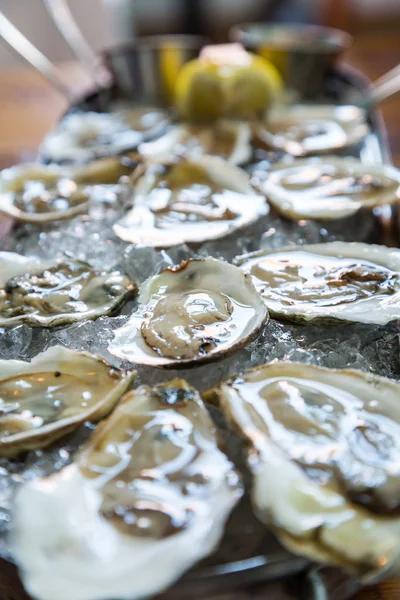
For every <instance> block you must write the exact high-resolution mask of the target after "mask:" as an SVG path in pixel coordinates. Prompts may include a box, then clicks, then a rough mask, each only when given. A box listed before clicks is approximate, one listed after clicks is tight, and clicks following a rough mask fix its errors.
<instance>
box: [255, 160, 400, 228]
mask: <svg viewBox="0 0 400 600" xmlns="http://www.w3.org/2000/svg"><path fill="white" fill-rule="evenodd" d="M323 163H330V164H331V165H333V166H338V167H340V166H341V165H344V164H345V163H348V164H349V165H350V166H351V165H353V166H356V167H357V170H358V172H359V173H360V174H362V175H364V174H366V175H370V174H371V169H374V170H375V172H376V171H379V174H383V175H386V176H387V177H388V178H389V179H391V180H392V181H394V182H396V183H397V184H398V185H397V189H396V191H395V192H394V194H393V196H392V200H391V201H390V200H388V198H387V197H385V199H384V200H381V201H379V202H375V201H374V200H372V201H371V200H366V201H364V202H363V201H357V200H350V201H349V202H348V208H342V209H339V210H338V209H336V210H335V211H333V212H329V211H326V210H324V209H319V210H316V211H313V208H311V210H307V207H306V206H305V207H304V209H303V210H302V211H299V210H296V209H295V208H294V207H293V204H294V203H295V204H298V202H296V201H295V202H294V203H293V201H290V196H291V195H292V192H286V191H285V190H283V195H284V198H283V199H282V187H281V186H280V185H279V183H276V184H275V183H273V182H272V183H271V181H270V179H271V176H273V174H274V173H278V172H279V171H284V170H286V169H291V168H295V167H296V166H298V167H306V166H310V165H311V166H313V165H317V166H318V165H319V164H323ZM252 182H253V186H254V188H255V189H256V190H258V191H259V192H260V193H262V194H264V195H265V197H266V199H267V201H268V203H269V204H270V205H271V206H272V207H273V208H274V210H276V212H277V213H278V214H279V215H280V216H282V217H285V218H287V219H289V220H290V221H299V220H309V221H317V222H318V221H322V222H324V221H338V220H340V219H345V218H348V217H351V216H352V215H355V214H356V213H358V212H360V211H364V210H373V209H374V208H378V207H381V206H390V205H392V204H396V203H398V202H400V170H399V169H397V168H396V167H395V166H394V165H391V164H375V165H372V166H371V165H370V164H367V163H363V162H361V160H359V159H356V158H354V157H352V156H350V157H349V156H338V155H329V154H327V155H326V156H323V157H322V156H309V157H308V158H294V159H292V160H291V161H290V162H285V161H279V162H277V163H275V164H274V165H273V166H272V167H271V169H270V170H269V172H268V176H267V178H266V179H265V180H264V181H261V182H258V181H257V180H256V179H254V178H252Z"/></svg>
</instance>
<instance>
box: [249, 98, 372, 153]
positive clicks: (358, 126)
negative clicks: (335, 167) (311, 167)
mask: <svg viewBox="0 0 400 600" xmlns="http://www.w3.org/2000/svg"><path fill="white" fill-rule="evenodd" d="M310 108H311V109H312V110H318V109H320V110H321V109H322V110H324V109H325V110H326V109H327V108H330V109H334V110H333V111H332V113H331V114H332V116H331V117H329V116H323V115H322V114H321V113H318V115H317V116H316V117H312V116H311V117H309V118H307V117H305V116H304V117H300V119H299V120H300V121H301V122H304V121H307V120H309V121H330V122H333V123H337V124H339V125H341V126H342V129H343V130H344V132H345V134H346V139H345V140H344V141H343V143H337V144H331V145H330V146H327V147H326V148H320V149H318V148H310V149H308V150H307V149H306V148H304V147H303V150H302V152H299V153H293V152H289V151H288V149H287V144H286V143H285V142H284V143H282V144H278V145H274V138H275V137H276V136H277V135H279V134H274V133H271V132H270V133H269V135H270V136H271V139H270V140H268V141H269V143H271V145H272V148H273V149H274V150H277V151H279V150H281V151H284V152H286V153H287V154H288V155H289V156H292V157H293V158H299V159H300V158H306V157H311V156H324V155H326V154H329V152H335V151H336V152H337V151H338V150H345V149H347V148H350V147H351V146H354V145H356V144H358V143H359V142H361V141H362V140H363V139H364V138H365V137H366V136H367V135H368V133H369V131H370V129H369V126H368V123H367V121H366V119H367V114H366V111H364V110H363V109H362V108H360V107H358V106H355V105H351V104H344V105H339V106H338V105H335V104H321V103H320V104H316V105H313V104H310V103H308V104H307V103H304V102H303V103H300V104H294V105H290V106H288V107H286V108H278V109H277V110H276V112H277V113H278V114H279V113H282V115H284V112H292V113H296V112H297V113H299V112H300V113H301V111H303V112H304V113H305V112H306V111H307V110H309V109H310ZM349 109H350V110H353V109H356V112H357V116H358V118H357V119H354V117H353V119H352V118H347V119H346V118H344V117H342V118H339V117H337V118H336V119H335V118H334V116H333V112H334V111H335V110H336V112H344V111H345V110H347V111H348V112H349ZM326 112H328V111H326ZM353 112H355V111H354V110H353ZM272 116H276V115H274V114H273V115H272ZM351 121H355V123H352V125H353V127H354V131H353V132H352V134H351V135H350V134H349V133H348V131H347V128H346V124H349V123H351ZM267 124H268V118H267V119H264V121H263V122H261V123H259V122H258V123H254V126H253V136H255V137H257V136H258V137H260V139H261V137H262V136H261V135H260V133H259V132H260V130H261V128H262V127H263V126H264V127H265V129H266V130H267V132H268V129H267V128H266V126H267ZM350 131H351V130H350ZM282 135H283V136H284V134H282ZM284 137H285V136H284ZM285 141H286V137H285ZM298 145H299V146H302V143H301V142H299V143H298Z"/></svg>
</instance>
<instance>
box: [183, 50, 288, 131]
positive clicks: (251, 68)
mask: <svg viewBox="0 0 400 600" xmlns="http://www.w3.org/2000/svg"><path fill="white" fill-rule="evenodd" d="M281 90H282V81H281V78H280V75H279V73H278V71H277V70H276V68H275V67H274V66H273V65H272V64H271V63H270V62H268V61H267V60H266V59H264V58H262V57H261V56H256V55H254V54H250V53H249V52H247V51H246V50H245V49H244V48H243V47H242V46H241V45H240V44H223V45H218V46H207V47H205V48H204V49H203V50H202V52H201V54H200V57H199V58H198V59H196V60H192V61H190V62H189V63H187V64H186V65H185V66H184V67H183V68H182V70H181V71H180V73H179V75H178V78H177V81H176V88H175V91H176V95H175V97H176V106H177V108H178V111H179V113H180V115H181V117H182V118H184V119H188V120H210V119H217V118H219V117H230V118H235V119H251V118H254V117H255V116H257V115H259V114H260V113H262V112H264V111H265V110H267V109H268V108H269V107H270V106H271V104H272V103H273V102H274V101H275V100H276V98H277V97H278V96H279V94H280V92H281Z"/></svg>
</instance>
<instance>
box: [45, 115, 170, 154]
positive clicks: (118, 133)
mask: <svg viewBox="0 0 400 600" xmlns="http://www.w3.org/2000/svg"><path fill="white" fill-rule="evenodd" d="M167 123H168V117H167V115H166V113H165V112H164V111H161V110H159V109H154V108H136V109H133V110H129V111H119V112H114V113H97V112H80V113H78V112H77V113H72V114H69V115H67V116H66V117H64V119H63V120H62V121H61V123H60V124H59V126H58V127H57V129H55V130H54V131H52V132H51V133H49V135H47V136H46V138H45V139H44V141H43V143H42V145H41V148H40V152H41V154H42V156H43V157H44V158H46V159H47V160H50V161H51V162H58V163H61V162H68V163H83V162H88V161H90V160H94V159H95V158H102V157H105V156H113V155H115V154H120V153H121V152H125V151H127V150H134V149H135V148H136V147H137V145H138V144H139V143H140V142H142V141H144V140H146V139H150V138H151V137H153V136H156V135H159V134H161V133H162V131H163V129H164V128H165V127H166V126H167Z"/></svg>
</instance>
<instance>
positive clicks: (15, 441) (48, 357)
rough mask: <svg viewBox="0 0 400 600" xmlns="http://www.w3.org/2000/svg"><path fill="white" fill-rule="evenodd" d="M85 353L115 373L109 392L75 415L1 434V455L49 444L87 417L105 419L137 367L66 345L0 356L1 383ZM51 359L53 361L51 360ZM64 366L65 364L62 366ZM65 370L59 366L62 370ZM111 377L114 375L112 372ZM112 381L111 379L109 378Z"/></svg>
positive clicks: (84, 420)
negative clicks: (20, 357) (121, 366)
mask: <svg viewBox="0 0 400 600" xmlns="http://www.w3.org/2000/svg"><path fill="white" fill-rule="evenodd" d="M79 357H84V358H85V359H87V360H88V361H89V360H90V361H93V363H94V362H96V363H100V364H102V365H104V366H105V367H107V368H109V370H110V371H112V372H113V373H115V374H116V375H117V376H118V378H119V379H117V377H115V384H114V386H111V385H110V389H109V391H108V393H107V395H105V396H102V397H101V398H100V400H98V401H97V402H96V403H95V404H94V405H93V406H92V407H90V408H89V409H87V410H85V411H83V412H81V413H79V414H77V415H74V416H72V417H64V418H63V419H59V420H56V421H52V422H51V423H47V424H45V425H41V426H40V427H38V428H37V429H29V430H27V431H22V432H20V433H15V434H12V435H9V436H2V435H1V434H0V457H5V458H10V457H15V456H18V455H19V454H21V453H23V452H26V451H28V450H37V449H39V448H46V447H47V446H49V445H51V444H52V443H53V442H55V441H56V440H58V439H60V438H61V437H64V436H65V435H68V434H69V433H71V432H72V431H74V430H75V429H77V428H78V427H79V426H80V425H82V424H83V423H85V422H86V421H91V422H97V421H100V420H101V419H104V417H106V416H107V415H109V414H110V413H111V412H112V410H113V408H114V407H115V406H116V405H117V404H118V403H119V402H120V400H121V399H122V396H123V395H124V394H125V393H126V392H127V390H128V388H129V387H130V386H131V384H132V383H133V381H134V380H135V377H136V371H135V370H133V369H130V370H123V369H119V368H116V367H113V366H112V365H110V363H109V362H108V361H106V360H105V359H104V358H103V357H102V356H100V355H99V354H92V353H90V352H85V351H79V350H73V349H71V348H66V347H65V346H61V345H57V346H51V347H50V348H48V349H47V350H44V351H43V352H40V353H39V354H36V356H34V357H33V358H32V359H30V360H29V361H24V360H9V359H1V360H0V385H1V382H2V381H3V380H7V379H8V378H9V377H10V376H14V377H15V376H18V375H27V374H29V373H35V372H37V369H36V367H41V365H43V366H42V367H41V372H43V371H45V372H51V371H53V370H58V369H57V368H55V366H54V368H51V369H49V368H47V367H46V365H49V363H50V364H52V362H54V363H55V365H59V364H60V363H62V364H64V363H69V362H73V360H74V358H79ZM51 361H52V362H51ZM10 367H11V368H12V369H13V371H14V372H13V373H10V371H8V369H10ZM61 369H62V368H61ZM63 372H64V371H63V370H60V373H61V374H62V373H63ZM109 377H110V380H111V379H114V377H113V376H112V375H111V374H110V375H109ZM110 383H111V381H110Z"/></svg>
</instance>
